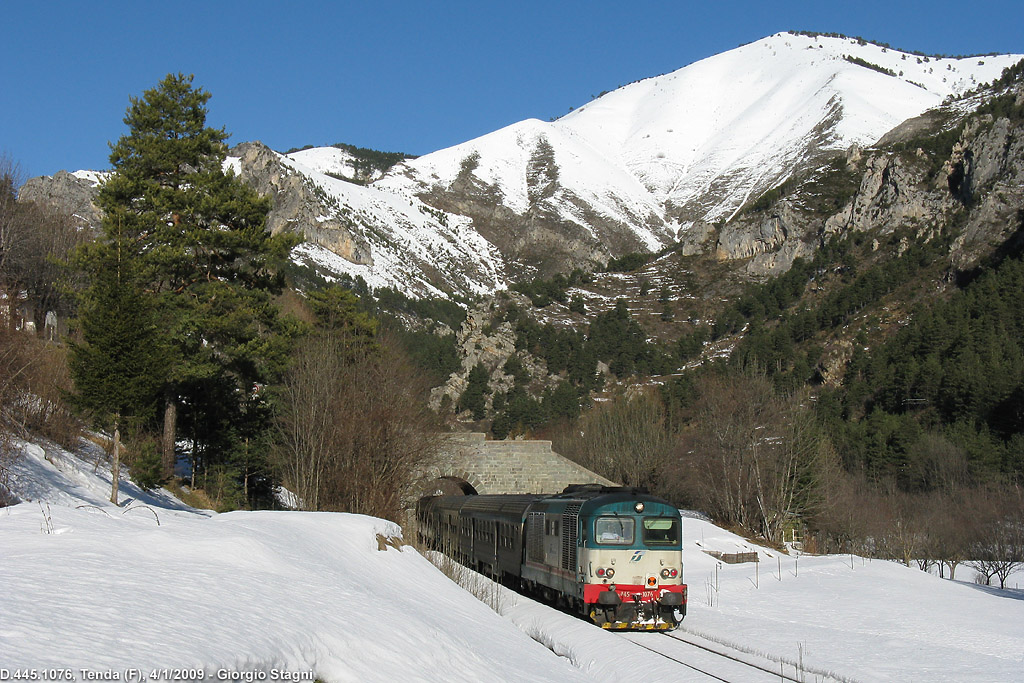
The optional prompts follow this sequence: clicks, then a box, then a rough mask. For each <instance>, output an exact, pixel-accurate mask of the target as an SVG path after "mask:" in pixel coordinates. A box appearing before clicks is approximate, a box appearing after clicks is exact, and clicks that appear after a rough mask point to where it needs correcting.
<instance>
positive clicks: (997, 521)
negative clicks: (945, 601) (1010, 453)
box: [970, 490, 1024, 588]
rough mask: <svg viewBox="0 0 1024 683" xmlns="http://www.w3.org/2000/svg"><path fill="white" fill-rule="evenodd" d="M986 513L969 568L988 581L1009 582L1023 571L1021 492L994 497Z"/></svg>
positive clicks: (1003, 585) (972, 551)
mask: <svg viewBox="0 0 1024 683" xmlns="http://www.w3.org/2000/svg"><path fill="white" fill-rule="evenodd" d="M986 503H987V505H986V507H987V509H986V510H985V511H984V512H983V514H984V517H983V520H982V522H981V524H980V525H979V529H978V536H977V538H976V539H975V540H974V542H973V543H972V544H971V556H972V560H971V562H970V565H971V566H972V567H974V569H976V570H977V571H978V573H980V574H982V575H984V576H985V578H986V584H988V583H991V580H992V577H997V578H998V579H999V587H1000V588H1005V587H1006V579H1007V578H1008V577H1009V576H1010V574H1013V573H1014V572H1015V571H1017V570H1018V569H1021V568H1022V567H1024V499H1022V497H1021V493H1020V491H1019V490H1013V491H1002V492H1001V493H993V494H990V496H989V497H988V498H987V500H986Z"/></svg>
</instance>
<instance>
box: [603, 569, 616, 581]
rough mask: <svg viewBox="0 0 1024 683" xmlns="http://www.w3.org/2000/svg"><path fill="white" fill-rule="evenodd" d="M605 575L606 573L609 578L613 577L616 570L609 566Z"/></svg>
mask: <svg viewBox="0 0 1024 683" xmlns="http://www.w3.org/2000/svg"><path fill="white" fill-rule="evenodd" d="M604 575H605V577H607V578H609V579H610V578H612V577H613V576H615V570H614V569H612V568H611V567H609V568H608V569H607V570H606V571H605V573H604Z"/></svg>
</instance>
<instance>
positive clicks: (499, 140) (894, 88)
mask: <svg viewBox="0 0 1024 683" xmlns="http://www.w3.org/2000/svg"><path fill="white" fill-rule="evenodd" d="M1020 58H1021V55H1001V56H989V57H970V58H962V59H952V58H949V59H936V58H929V57H924V56H918V55H914V54H909V53H905V52H900V51H898V50H894V49H892V48H886V47H882V46H879V45H875V44H871V43H865V42H863V41H858V40H857V39H852V38H838V37H826V36H817V37H812V36H809V35H797V34H793V33H780V34H777V35H774V36H770V37H768V38H765V39H763V40H759V41H757V42H754V43H750V44H748V45H744V46H741V47H739V48H736V49H735V50H730V51H729V52H725V53H722V54H719V55H716V56H714V57H709V58H707V59H704V60H701V61H699V62H696V63H694V64H691V65H689V66H686V67H684V68H682V69H679V70H678V71H674V72H672V73H669V74H665V75H663V76H657V77H654V78H648V79H645V80H642V81H638V82H636V83H632V84H630V85H627V86H625V87H622V88H619V89H618V90H615V91H613V92H610V93H607V94H605V95H603V96H602V97H600V98H598V99H596V100H594V101H592V102H590V103H588V104H586V105H585V106H582V107H580V108H579V109H577V110H575V111H573V112H571V113H569V114H568V115H567V116H564V117H562V118H561V119H559V120H557V121H554V122H551V123H543V122H540V121H536V120H530V121H524V122H521V123H518V124H514V125H512V126H509V127H508V128H505V129H502V130H499V131H497V132H495V133H491V134H489V135H485V136H483V137H481V138H477V139H475V140H471V141H469V142H466V143H463V144H461V145H457V146H455V147H451V148H449V149H445V150H441V151H438V152H435V153H433V154H428V155H426V156H423V157H420V158H419V159H416V160H414V161H411V162H408V163H407V164H405V168H404V169H401V170H400V171H399V170H395V171H393V172H392V173H391V174H389V176H388V177H385V178H384V179H383V180H381V181H380V182H379V183H378V184H379V185H381V186H382V187H389V188H393V187H403V188H410V187H411V188H412V191H413V192H414V193H415V194H417V195H419V196H421V197H423V198H425V200H426V201H430V199H431V197H432V196H434V195H438V194H441V195H443V194H444V193H450V192H453V191H454V192H459V185H460V182H461V184H463V185H465V184H466V180H467V178H466V176H470V177H472V178H473V179H475V180H476V181H477V185H479V186H482V187H486V188H491V189H492V190H493V191H492V195H493V196H495V197H499V198H500V200H501V202H502V204H503V206H505V207H507V208H509V209H510V210H512V211H513V212H515V213H516V214H518V215H520V216H525V215H527V214H528V213H529V211H530V209H531V207H533V206H535V205H536V201H535V198H534V197H535V195H537V194H540V193H539V191H538V190H539V189H540V188H541V186H542V183H540V182H531V165H532V164H536V160H537V159H538V158H539V157H541V156H545V155H546V156H549V157H551V158H552V159H553V161H552V162H551V164H550V165H551V166H552V167H553V168H554V169H555V170H556V172H555V174H554V176H555V181H554V183H553V184H557V189H555V190H553V191H552V190H551V189H550V187H549V188H548V192H547V196H546V197H545V201H546V202H547V204H548V205H549V207H550V208H551V210H552V213H553V214H554V215H555V216H557V219H559V220H561V221H564V222H566V223H575V222H578V220H579V215H580V208H579V205H580V203H581V202H582V203H584V204H585V205H586V206H587V207H588V208H590V209H591V210H592V211H593V212H594V213H596V214H598V215H599V216H601V217H603V218H606V219H608V220H611V221H616V222H620V223H624V224H627V225H629V226H630V227H631V228H632V229H633V233H634V234H635V236H636V239H637V241H638V242H640V243H643V244H650V243H651V242H652V241H656V240H664V239H666V238H667V237H670V236H674V235H675V234H676V232H677V231H679V230H685V229H686V228H687V227H688V225H689V224H690V223H691V222H693V221H696V220H704V221H708V222H713V221H718V220H722V219H727V218H729V217H730V216H731V215H733V214H734V213H735V212H736V210H737V209H739V207H741V206H742V205H743V204H744V202H746V201H747V200H748V199H750V198H751V197H756V196H757V195H758V194H760V193H762V192H764V191H765V190H767V189H770V188H771V187H774V186H775V185H777V184H779V183H780V182H781V181H783V180H784V179H785V178H786V177H788V176H789V175H791V174H792V173H794V172H795V171H797V170H800V169H801V168H803V167H805V166H806V165H807V164H809V163H810V162H812V161H814V160H815V159H816V158H818V157H819V155H820V154H821V153H823V152H830V151H836V150H845V149H847V148H849V147H850V146H851V145H854V144H857V145H861V146H865V145H870V144H872V143H873V142H875V141H876V140H877V139H878V138H880V137H881V136H882V135H883V134H884V133H886V132H887V131H888V130H890V129H891V128H893V127H894V126H896V125H898V124H899V123H901V122H902V121H905V120H906V119H908V118H911V117H914V116H917V115H919V114H921V113H922V112H924V111H925V110H927V109H929V108H931V107H935V106H937V105H939V104H941V103H942V101H943V100H944V99H945V98H947V97H949V96H953V95H959V94H962V93H964V92H966V91H968V90H971V89H973V88H975V87H976V86H977V85H979V84H980V83H984V82H989V81H991V80H993V79H994V78H996V77H998V76H999V75H1000V73H1001V72H1002V70H1003V69H1004V68H1005V67H1007V66H1010V65H1011V64H1013V63H1015V62H1016V61H1018V60H1019V59H1020ZM545 180H547V181H548V185H549V186H550V185H551V184H552V183H551V181H550V179H545ZM431 191H433V195H431V194H428V193H429V192H431Z"/></svg>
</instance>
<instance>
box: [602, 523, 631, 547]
mask: <svg viewBox="0 0 1024 683" xmlns="http://www.w3.org/2000/svg"><path fill="white" fill-rule="evenodd" d="M633 528H634V524H633V518H632V517H598V518H597V521H596V522H594V537H595V538H596V539H597V542H598V543H600V544H601V545H630V544H632V543H633Z"/></svg>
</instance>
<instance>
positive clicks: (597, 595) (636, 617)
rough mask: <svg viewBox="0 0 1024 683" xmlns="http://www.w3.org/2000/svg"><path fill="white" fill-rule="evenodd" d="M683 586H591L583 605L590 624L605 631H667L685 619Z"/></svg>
mask: <svg viewBox="0 0 1024 683" xmlns="http://www.w3.org/2000/svg"><path fill="white" fill-rule="evenodd" d="M686 593H687V591H686V584H670V585H663V584H658V583H657V581H653V582H652V581H651V580H650V579H648V583H647V585H639V584H636V585H633V584H616V583H592V584H584V586H583V602H584V603H585V604H586V606H587V613H588V614H589V616H590V618H591V619H593V620H594V623H596V624H598V625H599V626H601V627H602V628H607V629H629V630H642V631H646V630H650V631H654V630H670V629H673V628H675V627H676V626H678V625H679V622H680V621H682V619H683V617H684V616H685V615H686V598H687V595H686Z"/></svg>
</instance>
